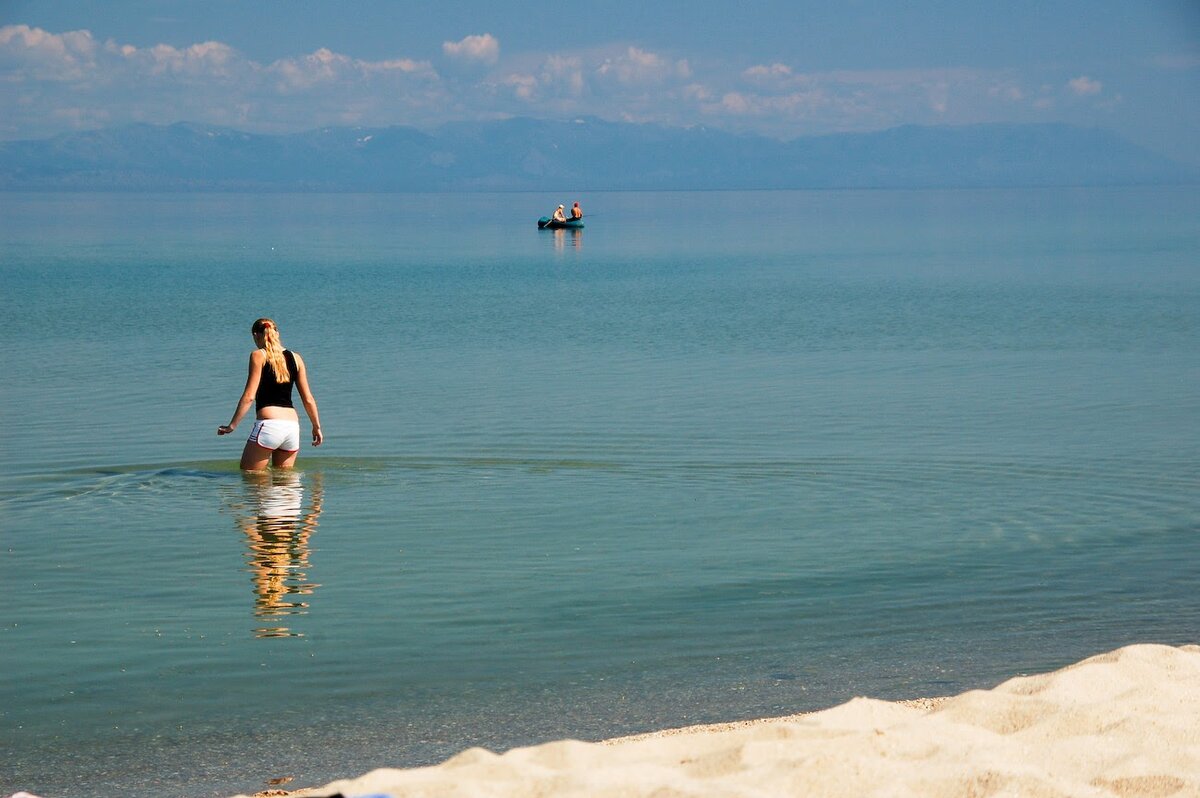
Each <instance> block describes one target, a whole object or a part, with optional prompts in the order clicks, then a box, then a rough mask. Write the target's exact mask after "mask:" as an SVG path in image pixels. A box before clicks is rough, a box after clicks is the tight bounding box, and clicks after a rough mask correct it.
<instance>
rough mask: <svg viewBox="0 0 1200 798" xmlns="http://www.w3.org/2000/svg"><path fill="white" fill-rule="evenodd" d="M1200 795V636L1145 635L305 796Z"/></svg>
mask: <svg viewBox="0 0 1200 798" xmlns="http://www.w3.org/2000/svg"><path fill="white" fill-rule="evenodd" d="M335 793H341V794H343V795H345V796H347V798H356V796H366V795H377V794H384V795H389V796H394V798H401V797H402V796H403V797H405V798H408V797H411V798H416V797H417V796H421V797H422V798H425V797H426V796H428V797H429V798H432V797H433V796H438V798H451V797H461V798H468V797H469V798H489V797H491V796H496V797H499V796H505V797H506V798H508V797H511V798H517V797H518V796H519V797H520V798H537V797H538V796H556V797H560V796H597V797H599V796H603V797H604V798H618V796H620V797H622V798H624V797H625V796H646V798H651V797H652V798H683V797H684V796H704V798H712V797H713V796H747V798H749V797H750V796H753V797H754V798H768V797H771V796H806V797H808V798H819V797H820V796H839V797H841V796H887V797H888V798H902V797H907V796H912V797H913V798H917V797H918V796H919V798H940V797H941V796H945V797H946V798H949V797H950V796H954V797H955V798H962V797H965V796H1021V797H1022V798H1025V797H1026V796H1028V797H1030V798H1040V797H1042V796H1045V797H1046V798H1050V797H1051V796H1056V797H1057V796H1096V797H1097V798H1099V797H1100V796H1104V797H1105V798H1111V797H1112V796H1121V797H1122V798H1124V797H1126V796H1200V646H1184V647H1181V648H1172V647H1169V646H1160V645H1136V646H1129V647H1126V648H1122V649H1119V650H1117V651H1114V652H1112V653H1109V654H1103V655H1100V656H1096V657H1091V658H1090V659H1087V660H1084V661H1083V662H1080V663H1078V664H1076V665H1072V666H1069V667H1067V668H1063V669H1062V670H1059V671H1055V672H1053V673H1048V674H1043V675H1039V676H1028V677H1021V678H1016V679H1011V680H1009V681H1007V682H1005V683H1004V684H1001V685H1000V686H998V687H996V688H994V689H992V690H975V691H971V692H967V693H963V694H962V695H959V696H955V697H953V698H950V699H947V700H945V701H943V702H940V703H937V704H936V706H935V708H934V709H932V710H925V709H920V708H916V707H913V706H904V705H901V704H897V703H888V702H885V701H875V700H871V699H867V698H856V699H854V700H853V701H850V702H848V703H846V704H843V705H841V706H839V707H835V708H833V709H829V710H825V711H823V712H816V713H812V714H808V715H800V716H794V717H790V718H782V719H776V720H770V721H764V722H758V723H750V724H731V725H730V726H728V727H718V728H713V727H703V728H694V729H682V730H675V731H673V732H670V733H665V732H664V733H658V734H653V735H643V736H640V737H636V738H626V739H622V740H615V741H609V742H608V743H582V742H576V741H571V740H565V741H561V742H554V743H547V744H545V745H538V746H534V747H530V748H518V749H514V750H512V751H509V752H507V753H505V754H493V753H491V752H488V751H485V750H483V749H479V748H475V749H471V750H468V751H464V752H463V753H461V754H459V755H457V756H455V757H453V758H451V759H449V760H447V761H446V762H444V763H442V764H441V765H438V766H435V767H425V768H414V769H409V770H389V769H384V770H376V771H373V772H371V773H368V774H367V775H365V776H362V777H360V778H357V779H351V780H345V781H336V782H333V783H331V784H328V785H326V786H324V787H320V788H317V789H312V790H305V791H301V792H298V793H294V794H293V795H297V796H327V795H332V794H335Z"/></svg>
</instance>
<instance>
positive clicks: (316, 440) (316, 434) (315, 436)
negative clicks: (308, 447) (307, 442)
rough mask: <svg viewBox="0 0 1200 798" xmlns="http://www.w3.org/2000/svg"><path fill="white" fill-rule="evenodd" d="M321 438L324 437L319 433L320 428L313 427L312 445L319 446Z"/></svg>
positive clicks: (323, 438)
mask: <svg viewBox="0 0 1200 798" xmlns="http://www.w3.org/2000/svg"><path fill="white" fill-rule="evenodd" d="M323 440H325V437H324V436H323V435H322V434H321V428H320V427H313V446H320V445H321V441H323Z"/></svg>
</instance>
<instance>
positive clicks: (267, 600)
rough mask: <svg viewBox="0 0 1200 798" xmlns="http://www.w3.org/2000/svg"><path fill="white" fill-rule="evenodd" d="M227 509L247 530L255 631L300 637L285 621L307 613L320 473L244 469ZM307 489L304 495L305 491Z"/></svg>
mask: <svg viewBox="0 0 1200 798" xmlns="http://www.w3.org/2000/svg"><path fill="white" fill-rule="evenodd" d="M242 480H243V487H244V488H245V490H244V491H242V493H241V495H240V496H238V497H237V498H236V499H234V500H233V501H231V502H230V509H231V510H232V511H233V515H234V518H235V520H236V522H237V526H238V529H240V530H241V531H242V532H243V533H244V534H245V536H246V543H247V549H246V562H247V564H248V565H249V570H250V574H251V579H252V581H253V585H254V617H255V618H256V619H257V625H256V627H255V629H254V636H255V637H303V636H304V635H303V633H301V632H297V631H294V630H293V629H292V628H291V627H290V625H287V622H288V619H289V617H293V616H297V615H307V614H308V600H307V598H306V597H307V596H309V595H311V594H312V592H313V591H314V590H315V589H316V588H318V587H319V585H317V584H314V583H312V582H309V581H308V568H309V552H310V548H309V540H310V538H311V537H312V533H313V532H314V531H316V528H317V518H318V517H320V515H321V501H322V497H323V490H322V488H321V475H320V474H319V473H309V474H304V473H302V472H299V471H293V470H290V469H288V470H279V471H257V472H244V473H243V474H242ZM306 493H307V496H306Z"/></svg>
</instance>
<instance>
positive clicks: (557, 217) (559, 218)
mask: <svg viewBox="0 0 1200 798" xmlns="http://www.w3.org/2000/svg"><path fill="white" fill-rule="evenodd" d="M551 218H552V219H553V220H554V221H556V222H565V221H566V220H567V217H566V215H565V214H563V206H561V205H559V206H558V210H556V211H555V212H554V216H552V217H551Z"/></svg>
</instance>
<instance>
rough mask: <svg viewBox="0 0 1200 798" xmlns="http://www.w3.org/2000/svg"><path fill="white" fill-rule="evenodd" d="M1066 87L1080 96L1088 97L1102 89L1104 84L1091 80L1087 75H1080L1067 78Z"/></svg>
mask: <svg viewBox="0 0 1200 798" xmlns="http://www.w3.org/2000/svg"><path fill="white" fill-rule="evenodd" d="M1067 88H1068V89H1070V90H1071V91H1072V92H1073V93H1074V94H1076V95H1078V96H1080V97H1090V96H1093V95H1096V94H1099V93H1100V92H1101V91H1102V90H1103V88H1104V84H1103V83H1101V82H1100V81H1098V80H1092V79H1091V78H1089V77H1088V76H1087V75H1080V76H1079V77H1077V78H1071V79H1070V80H1068V81H1067Z"/></svg>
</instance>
